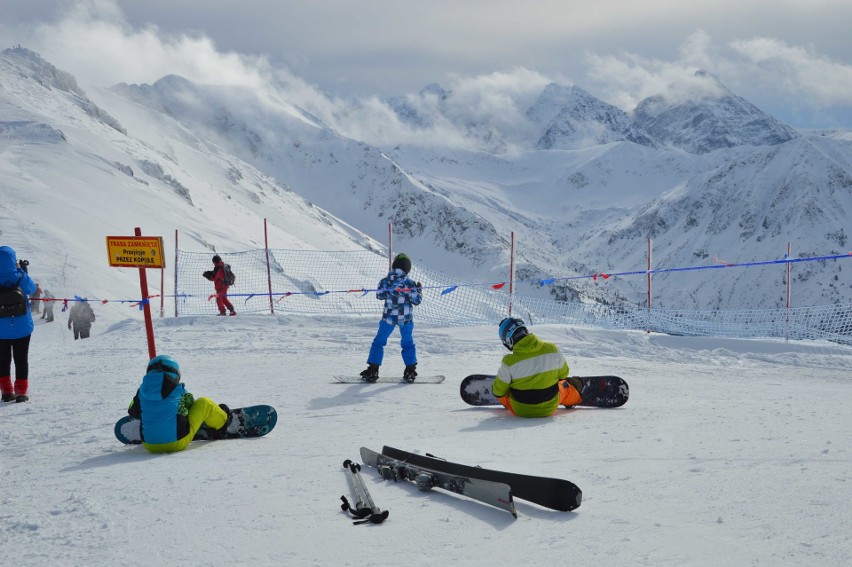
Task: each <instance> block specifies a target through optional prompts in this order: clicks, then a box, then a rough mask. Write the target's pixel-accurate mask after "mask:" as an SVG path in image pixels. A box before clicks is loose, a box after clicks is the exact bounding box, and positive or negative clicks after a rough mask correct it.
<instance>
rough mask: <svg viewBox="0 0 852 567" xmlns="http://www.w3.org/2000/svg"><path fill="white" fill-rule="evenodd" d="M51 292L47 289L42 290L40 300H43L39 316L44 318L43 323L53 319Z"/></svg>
mask: <svg viewBox="0 0 852 567" xmlns="http://www.w3.org/2000/svg"><path fill="white" fill-rule="evenodd" d="M53 299H55V298H54V297H53V294H52V293H50V291H49V290H47V289H45V290H44V295H43V296H42V301H44V309H43V310H42V313H41V318H42V319H45V323H50V322H52V321H53V303H54V302H53V301H52V300H53Z"/></svg>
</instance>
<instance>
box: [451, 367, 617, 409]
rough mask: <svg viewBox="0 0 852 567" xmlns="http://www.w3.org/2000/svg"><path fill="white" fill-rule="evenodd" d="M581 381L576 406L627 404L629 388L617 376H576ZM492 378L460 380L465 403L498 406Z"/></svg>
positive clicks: (478, 375) (612, 406) (610, 406)
mask: <svg viewBox="0 0 852 567" xmlns="http://www.w3.org/2000/svg"><path fill="white" fill-rule="evenodd" d="M578 378H580V379H581V380H582V381H583V387H582V389H581V390H580V396H582V398H583V401H582V402H580V403H579V404H577V405H580V406H592V407H598V408H617V407H621V406H623V405H624V404H626V403H627V398H629V397H630V388H629V387H628V386H627V382H625V381H624V380H622V379H621V378H619V377H618V376H578ZM493 382H494V376H492V375H488V374H471V375H470V376H468V377H467V378H465V379H464V380H462V383H461V387H460V391H461V397H462V399H463V400H464V401H465V403H467V404H470V405H472V406H499V405H500V401H499V400H498V399H497V397H496V396H494V394H493V393H492V392H491V384H492V383H493Z"/></svg>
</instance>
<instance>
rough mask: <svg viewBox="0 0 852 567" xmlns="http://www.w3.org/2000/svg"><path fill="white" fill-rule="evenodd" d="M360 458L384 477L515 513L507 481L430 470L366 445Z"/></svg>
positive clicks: (513, 514) (362, 448)
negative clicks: (451, 493)
mask: <svg viewBox="0 0 852 567" xmlns="http://www.w3.org/2000/svg"><path fill="white" fill-rule="evenodd" d="M361 460H362V461H364V464H365V465H367V466H370V467H374V468H375V469H376V470H377V471H378V472H379V474H380V475H382V478H384V479H385V480H393V481H399V480H410V481H411V482H413V483H414V484H415V485H417V488H418V489H420V490H423V491H428V490H431V489H432V488H441V489H443V490H447V491H449V492H454V493H456V494H461V495H462V496H467V497H468V498H472V499H474V500H478V501H479V502H482V503H484V504H488V505H490V506H494V507H496V508H499V509H501V510H505V511H507V512H509V513H510V514H512V516H514V517H515V518H517V517H518V513H517V512H516V511H515V503H514V501H513V500H512V489H511V488H510V487H509V485H507V484H506V483H503V482H495V481H491V480H485V479H483V478H480V477H478V476H473V475H471V476H465V475H458V474H453V473H449V472H446V471H436V470H432V469H430V468H427V467H423V466H419V465H413V464H411V463H406V462H404V461H401V460H399V459H394V458H392V457H389V456H387V455H383V454H381V453H377V452H375V451H371V450H370V449H368V448H366V447H361Z"/></svg>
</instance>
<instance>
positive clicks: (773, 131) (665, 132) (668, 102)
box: [634, 71, 798, 154]
mask: <svg viewBox="0 0 852 567" xmlns="http://www.w3.org/2000/svg"><path fill="white" fill-rule="evenodd" d="M695 77H696V78H697V79H699V81H698V82H696V81H689V82H686V83H685V84H683V85H677V88H676V89H674V90H673V92H674V93H676V94H675V95H672V94H669V95H668V96H663V95H656V96H652V97H649V98H646V99H645V100H643V101H641V102H640V103H639V105H638V106H637V107H636V109H635V110H634V119H635V121H636V124H637V126H638V127H640V128H642V129H644V130H645V131H647V132H648V133H649V134H650V135H651V136H653V137H654V138H656V139H657V140H659V141H660V142H661V143H663V144H666V145H669V146H672V147H675V148H680V149H683V150H686V151H688V152H690V153H695V154H705V153H709V152H713V151H716V150H719V149H724V148H736V147H742V146H777V145H779V144H783V143H784V142H788V141H790V140H792V139H794V138H797V137H798V134H797V133H796V131H795V130H793V129H792V128H790V127H789V126H786V125H785V124H782V123H780V122H779V121H777V120H776V119H774V118H772V117H771V116H769V115H767V114H766V113H764V112H762V111H761V110H760V109H758V108H757V107H756V106H754V105H753V104H751V103H750V102H748V101H747V100H745V99H744V98H742V97H739V96H736V95H735V94H734V93H732V92H731V91H730V90H728V89H727V88H726V87H725V86H724V85H723V84H722V82H721V81H719V80H718V79H717V78H716V77H714V76H712V75H710V74H708V73H706V72H703V71H697V72H696V73H695Z"/></svg>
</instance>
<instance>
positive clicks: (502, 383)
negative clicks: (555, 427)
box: [492, 334, 568, 417]
mask: <svg viewBox="0 0 852 567" xmlns="http://www.w3.org/2000/svg"><path fill="white" fill-rule="evenodd" d="M566 376H568V363H567V362H565V357H564V356H562V353H560V352H559V349H558V348H556V345H555V344H553V343H549V342H546V341H542V340H539V338H538V337H536V336H535V335H533V334H529V335H527V336H526V337H524V338H522V339H521V340H519V341H518V342H517V343H515V347H514V349H513V350H512V352H511V353H510V354H507V355H506V356H504V357H503V363H502V364H501V365H500V370H498V371H497V377H496V378H495V379H494V384H493V386H492V392H494V395H495V396H497V397H498V398H499V397H502V396H505V395H506V394H509V395H510V397H511V399H512V408H513V409H514V410H515V413H517V414H518V415H519V416H522V417H543V416H547V415H551V414H552V413H553V412H554V411H556V408H557V407H558V406H559V387H558V382H559V380H562V379H563V378H565V377H566Z"/></svg>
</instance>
